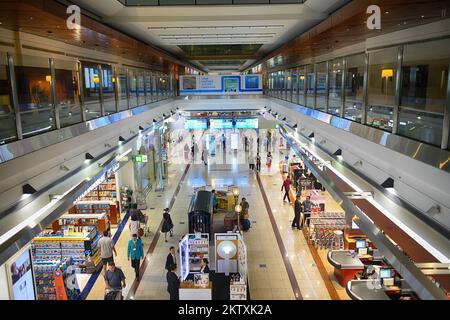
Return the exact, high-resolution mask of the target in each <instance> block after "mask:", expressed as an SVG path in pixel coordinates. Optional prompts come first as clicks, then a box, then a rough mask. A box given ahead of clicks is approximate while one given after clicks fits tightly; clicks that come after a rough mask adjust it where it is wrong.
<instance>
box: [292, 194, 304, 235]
mask: <svg viewBox="0 0 450 320" xmlns="http://www.w3.org/2000/svg"><path fill="white" fill-rule="evenodd" d="M301 213H302V202H301V197H300V195H299V194H298V195H297V197H296V199H295V202H294V214H295V215H294V220H292V228H297V229H298V230H300V229H301V228H300V215H301Z"/></svg>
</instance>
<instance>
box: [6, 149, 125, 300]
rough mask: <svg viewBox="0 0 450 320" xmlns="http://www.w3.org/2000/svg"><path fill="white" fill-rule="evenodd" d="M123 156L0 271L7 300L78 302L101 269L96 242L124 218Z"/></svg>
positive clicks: (115, 229) (114, 161)
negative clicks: (5, 285)
mask: <svg viewBox="0 0 450 320" xmlns="http://www.w3.org/2000/svg"><path fill="white" fill-rule="evenodd" d="M130 151H131V150H130ZM128 154H129V153H126V154H122V156H121V157H120V158H119V157H118V158H115V159H114V160H113V161H112V162H111V163H110V164H109V165H107V168H108V169H106V170H105V171H103V174H101V175H98V176H97V177H95V178H93V179H92V181H93V183H92V184H90V186H89V187H88V188H86V189H85V190H84V191H83V192H82V193H80V195H79V196H77V197H76V198H75V197H74V198H73V199H72V205H71V206H70V207H69V208H68V210H67V211H66V212H65V213H64V214H62V215H61V216H59V218H58V219H57V220H54V221H53V222H52V223H51V224H49V225H48V226H47V227H46V228H45V229H44V230H43V231H42V232H41V233H40V234H38V235H37V236H36V237H34V238H33V240H32V241H31V243H30V244H28V245H27V246H25V247H24V248H22V249H21V250H20V251H19V252H18V253H17V254H16V255H14V256H13V257H12V258H10V259H9V260H8V261H7V262H6V263H5V264H4V265H3V266H2V267H1V269H0V276H1V278H2V279H3V278H5V279H4V280H6V281H5V282H3V281H2V282H3V283H6V284H7V286H8V287H7V289H8V290H7V294H8V296H7V298H9V299H12V300H77V299H79V298H80V295H81V292H82V291H83V289H84V287H85V285H86V283H87V281H88V280H89V278H90V276H91V275H92V274H93V273H94V272H96V271H97V270H99V269H100V268H101V257H100V252H99V249H98V241H99V239H100V237H101V235H102V233H103V232H104V231H109V232H110V234H111V236H114V235H115V233H116V232H117V231H118V227H119V225H120V223H121V221H122V219H124V216H125V214H126V209H127V205H128V204H127V196H128V194H127V188H123V187H122V186H123V184H122V181H121V176H123V175H124V172H121V171H122V170H126V166H127V163H130V161H129V160H130V157H129V156H128ZM94 179H95V180H94ZM58 197H60V196H55V198H58Z"/></svg>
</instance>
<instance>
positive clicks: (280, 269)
mask: <svg viewBox="0 0 450 320" xmlns="http://www.w3.org/2000/svg"><path fill="white" fill-rule="evenodd" d="M245 133H246V134H247V135H248V136H250V135H251V136H254V141H255V142H256V135H255V132H254V131H249V130H247V131H245ZM241 134H242V131H241ZM185 137H186V138H185V141H186V140H187V143H188V144H189V145H190V143H191V139H192V138H191V134H189V135H188V134H186V135H185ZM201 137H202V133H201V132H196V140H197V141H201ZM274 140H276V141H279V140H278V139H277V137H275V136H274ZM184 143H186V142H182V143H180V144H177V145H176V146H175V147H173V149H172V150H171V152H170V154H171V161H172V163H173V164H172V165H171V166H170V169H169V179H168V181H167V186H166V189H165V191H164V192H160V193H155V192H151V193H150V194H149V197H148V199H147V201H148V206H149V208H150V207H151V208H155V209H154V210H150V211H149V212H147V213H148V214H149V216H150V229H151V234H150V236H149V237H146V238H144V251H145V252H147V250H148V248H149V245H150V243H151V242H152V240H153V236H154V235H155V232H158V230H157V228H158V226H159V224H160V222H161V215H162V209H163V208H164V207H167V206H168V205H169V203H170V200H171V198H172V196H173V194H174V192H175V189H176V187H177V185H178V182H179V181H180V179H181V176H182V174H183V172H184V168H185V165H186V163H187V162H191V163H192V164H191V167H190V169H189V171H188V173H187V176H186V178H185V180H184V182H183V183H182V184H181V186H180V187H181V188H180V191H179V193H178V196H177V197H176V200H175V202H174V204H173V207H172V210H171V216H172V220H173V222H174V226H175V227H174V236H173V238H168V242H167V243H166V242H164V236H162V235H161V236H160V237H159V239H158V242H157V243H156V246H155V248H154V251H153V253H152V254H151V255H149V256H148V259H149V260H148V266H147V268H146V271H145V273H144V275H143V276H142V279H141V281H140V284H139V287H138V289H137V290H136V292H135V294H134V296H133V299H168V298H169V295H168V293H167V291H166V287H167V283H166V271H165V270H164V264H165V259H166V256H167V253H168V250H169V247H170V246H171V245H173V246H176V247H177V245H178V241H179V240H180V239H181V238H182V237H183V235H184V234H186V233H187V232H188V221H187V206H188V203H189V201H190V198H191V196H192V194H193V192H194V188H196V187H201V186H205V185H206V186H207V188H208V189H213V188H215V189H221V188H225V189H226V187H227V186H229V185H238V186H239V188H240V195H241V196H245V197H246V198H247V201H248V202H249V204H250V209H249V213H250V220H251V221H252V227H251V229H250V230H249V231H248V232H246V233H244V239H245V242H246V244H247V251H248V271H249V272H248V277H249V279H248V280H249V287H250V296H251V298H252V299H295V298H296V297H295V295H294V291H293V288H292V285H291V281H290V279H289V276H288V272H287V269H286V265H285V262H284V260H283V257H282V253H281V251H280V247H279V245H278V243H277V240H276V237H275V233H274V230H273V226H272V224H271V221H270V219H269V214H268V211H267V208H266V205H265V203H264V201H263V197H262V193H261V190H260V188H259V185H258V183H257V180H256V176H255V174H254V173H253V172H250V171H249V169H248V165H247V164H246V163H247V159H248V155H249V153H246V152H244V150H239V151H238V152H235V151H229V149H228V148H229V145H227V152H223V150H221V148H217V152H216V155H215V156H214V157H212V156H211V157H209V159H208V165H207V166H205V165H204V164H202V162H201V159H200V156H199V154H201V147H202V146H201V143H199V147H200V150H199V152H198V154H197V157H196V159H195V161H192V159H191V157H190V156H189V159H188V160H187V161H186V159H185V154H184V149H183V147H184ZM271 147H272V148H273V149H272V150H275V152H273V166H272V168H271V172H268V170H267V168H266V167H265V166H264V164H265V162H266V161H265V159H266V153H265V152H264V150H263V149H265V148H263V147H262V148H261V149H262V151H263V152H262V154H261V155H262V159H263V161H262V163H263V168H262V172H261V175H260V177H261V183H262V186H263V188H264V190H265V193H266V195H267V198H268V202H269V205H270V207H271V209H272V212H273V216H274V218H275V221H276V226H277V228H279V232H280V235H281V240H282V244H283V246H284V247H285V249H286V253H287V255H288V259H289V263H290V265H291V266H292V270H293V272H294V275H295V281H297V285H298V287H299V288H300V293H301V296H302V298H303V299H330V295H329V293H328V291H327V289H326V287H325V284H324V281H323V279H322V277H321V275H320V273H319V271H318V269H317V266H316V265H315V262H314V259H313V257H312V255H311V252H310V250H309V247H308V245H307V243H306V240H305V238H304V236H303V235H302V234H301V233H300V231H298V230H293V229H292V228H291V227H290V225H291V221H292V218H293V211H292V207H290V206H289V205H288V204H287V203H284V202H283V201H282V196H283V194H282V193H281V191H280V188H281V181H282V179H281V174H280V172H279V169H278V165H275V164H278V163H279V161H280V159H282V158H283V157H284V154H283V153H280V150H279V148H278V146H276V145H273V146H271ZM251 149H252V151H253V152H255V151H256V147H253V148H251ZM281 152H286V151H285V150H281ZM330 205H331V206H332V205H333V204H330ZM327 206H328V204H327ZM129 237H130V235H129V231H128V228H125V230H124V232H123V234H122V236H121V237H120V239H119V241H118V243H117V245H116V248H117V251H118V254H119V257H118V258H117V264H118V265H119V266H121V267H122V268H123V270H124V272H125V275H126V277H127V288H126V289H125V292H124V293H125V295H126V294H127V293H128V290H129V288H130V285H131V283H132V280H133V279H134V274H133V270H132V268H131V266H130V264H129V262H128V261H127V259H126V251H125V250H126V244H127V241H128V239H129ZM324 265H328V262H327V261H326V258H325V262H324ZM210 267H211V268H212V269H214V266H213V263H211V265H210ZM337 285H338V284H337ZM338 286H339V285H338ZM103 292H104V282H103V279H102V278H101V277H99V280H97V283H96V284H95V286H94V288H93V289H92V291H91V292H90V295H89V296H88V298H89V299H102V298H103ZM339 294H340V295H341V292H339ZM343 294H344V295H345V290H344V292H343Z"/></svg>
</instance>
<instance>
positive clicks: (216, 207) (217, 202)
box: [211, 189, 219, 212]
mask: <svg viewBox="0 0 450 320" xmlns="http://www.w3.org/2000/svg"><path fill="white" fill-rule="evenodd" d="M211 193H212V197H213V212H215V211H217V209H218V206H219V201H217V194H216V190H215V189H213V190H211Z"/></svg>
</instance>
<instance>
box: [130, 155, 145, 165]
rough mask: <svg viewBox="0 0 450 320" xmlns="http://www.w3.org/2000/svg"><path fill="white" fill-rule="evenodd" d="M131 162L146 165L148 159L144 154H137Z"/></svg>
mask: <svg viewBox="0 0 450 320" xmlns="http://www.w3.org/2000/svg"><path fill="white" fill-rule="evenodd" d="M133 161H134V162H138V163H146V162H148V157H147V155H146V154H138V155H135V156H133Z"/></svg>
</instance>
